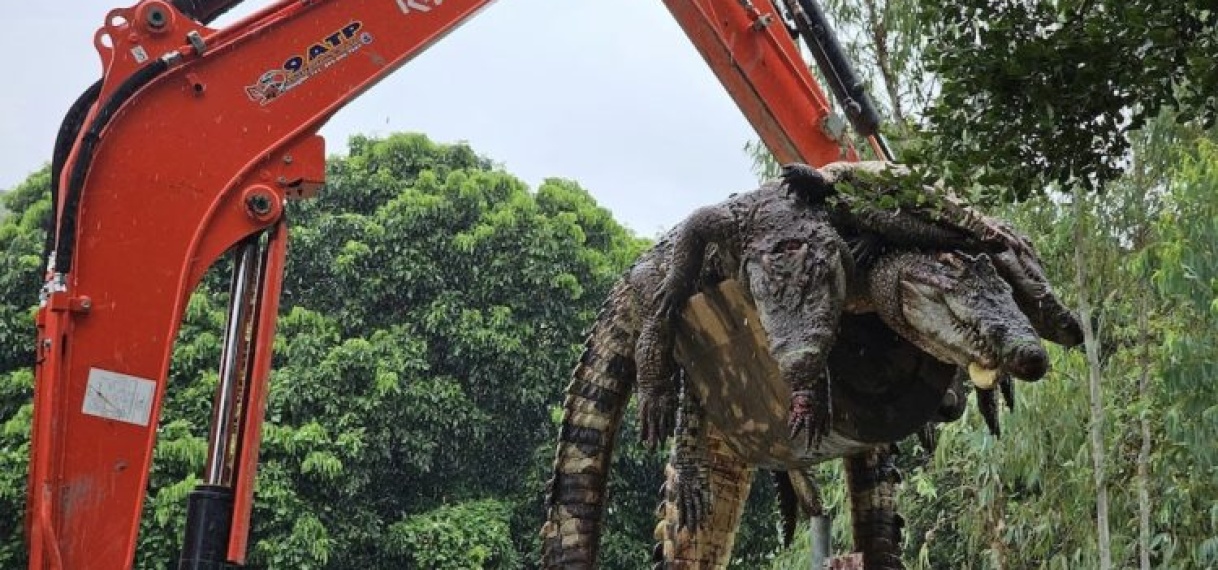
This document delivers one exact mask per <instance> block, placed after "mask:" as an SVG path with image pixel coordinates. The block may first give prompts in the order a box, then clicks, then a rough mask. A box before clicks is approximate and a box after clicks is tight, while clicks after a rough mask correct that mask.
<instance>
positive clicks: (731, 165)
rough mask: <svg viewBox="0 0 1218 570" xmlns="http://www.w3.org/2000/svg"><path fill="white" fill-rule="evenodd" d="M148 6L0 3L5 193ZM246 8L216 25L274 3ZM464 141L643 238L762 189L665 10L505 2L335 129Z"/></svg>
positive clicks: (720, 96)
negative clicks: (126, 12) (135, 14)
mask: <svg viewBox="0 0 1218 570" xmlns="http://www.w3.org/2000/svg"><path fill="white" fill-rule="evenodd" d="M128 2H130V4H134V0H70V1H68V0H63V1H54V2H51V1H46V2H33V1H21V2H18V0H0V5H4V6H7V7H9V8H14V7H15V5H16V4H20V9H19V10H16V9H10V10H8V16H7V19H6V24H7V26H6V27H7V28H8V30H9V31H8V32H7V33H5V34H4V35H3V36H2V38H0V46H3V48H4V49H3V50H2V51H3V53H7V54H9V55H8V58H7V61H6V62H5V65H4V66H3V69H4V70H5V73H6V78H5V79H6V80H5V81H4V83H5V86H4V88H3V89H0V109H2V111H0V188H3V189H7V188H12V187H13V186H15V185H16V184H18V183H19V182H21V181H22V180H23V179H24V178H25V177H26V176H27V175H29V174H30V173H31V172H33V171H35V170H37V169H38V168H40V167H41V166H42V165H43V164H45V163H46V162H49V161H50V155H51V147H52V145H53V142H54V138H55V132H56V129H58V127H59V122H60V120H61V118H62V117H63V114H64V112H66V111H67V108H68V106H69V105H70V104H71V102H72V101H73V100H74V99H75V98H76V96H77V95H79V93H80V92H81V91H82V90H83V89H84V88H85V87H87V86H88V85H89V84H90V83H92V82H93V81H94V80H96V79H97V78H98V77H99V76H100V73H101V64H100V62H99V59H98V55H97V52H96V51H95V50H94V49H93V47H92V43H91V38H92V36H93V33H94V31H95V30H96V29H97V28H98V27H99V26H100V24H101V22H102V19H103V17H104V16H105V14H106V12H107V11H109V10H110V9H111V8H115V7H122V6H125V5H128ZM267 3H268V0H247V1H246V2H245V3H244V4H242V5H241V6H240V7H238V8H237V9H236V10H234V11H233V12H231V13H230V14H228V15H226V16H225V17H224V18H222V19H221V20H220V21H219V22H217V24H215V25H218V26H222V25H225V24H227V23H228V22H231V21H232V20H233V19H234V18H236V17H239V16H242V15H245V14H247V13H249V12H250V11H252V10H253V9H255V8H258V7H261V6H264V5H266V4H267ZM397 131H418V132H423V133H425V134H427V135H428V136H429V137H431V138H432V139H433V140H437V141H439V142H455V141H460V140H464V141H467V142H469V144H470V145H471V146H472V147H473V148H474V149H475V150H476V151H477V152H479V153H481V154H484V155H487V156H489V157H490V158H491V159H493V160H495V161H497V162H500V163H502V164H504V166H505V167H506V168H507V170H508V171H509V172H511V173H513V174H515V175H517V176H519V177H521V178H522V179H523V180H525V181H526V182H527V183H528V184H529V185H530V186H532V187H534V188H535V187H536V186H537V184H538V183H540V181H541V180H542V179H543V178H545V177H547V176H560V177H565V178H571V179H574V180H576V181H578V182H579V183H580V184H581V185H583V186H584V187H585V188H587V189H588V190H589V191H590V192H591V193H592V194H593V195H594V196H595V197H596V199H597V201H598V202H599V203H600V204H602V205H603V206H605V207H607V208H609V209H610V210H611V211H612V212H613V213H614V215H615V216H616V217H617V218H618V220H619V221H621V222H623V223H624V224H626V225H627V226H629V227H631V228H633V229H634V230H636V231H638V232H639V233H640V234H642V235H644V236H653V235H655V234H656V233H657V232H658V231H660V230H662V229H667V228H668V227H671V226H672V225H673V224H674V223H676V222H677V221H678V220H680V219H681V218H682V217H684V216H685V215H687V214H688V213H690V212H691V211H692V210H693V209H694V208H696V207H697V206H699V205H703V204H707V203H711V202H715V201H718V200H721V199H723V198H725V197H726V196H727V195H728V194H730V193H732V192H738V191H743V190H748V189H750V188H752V187H753V186H755V185H756V179H755V177H754V176H753V174H752V172H751V170H750V165H751V163H750V160H749V158H748V156H747V155H746V153H745V152H744V150H743V145H744V143H745V142H746V141H748V140H751V139H753V138H755V137H756V135H755V133H754V131H753V130H752V128H751V127H750V126H749V124H748V123H747V122H746V121H745V120H744V117H743V116H742V115H741V114H740V112H739V111H738V110H737V109H736V106H735V104H734V103H733V102H732V100H731V98H730V97H729V96H728V94H727V92H726V91H725V90H724V89H723V87H722V86H721V85H720V84H719V82H718V80H717V79H716V78H715V77H714V75H713V74H712V73H711V71H710V68H709V67H707V66H706V64H705V63H703V61H702V59H701V57H700V56H699V55H698V53H697V52H696V51H695V49H694V47H693V45H692V44H690V43H689V41H688V40H687V39H686V38H685V35H684V33H683V32H682V31H681V29H680V28H679V27H678V26H677V24H676V22H675V20H673V19H672V17H671V16H670V15H669V13H668V11H667V9H666V8H665V7H664V6H663V4H662V3H661V2H660V0H577V1H572V0H498V1H497V2H495V3H494V4H492V5H491V6H490V7H489V8H487V9H486V10H484V11H483V12H482V13H481V14H479V15H478V16H477V17H475V18H474V19H473V20H471V21H469V22H467V23H466V24H465V25H464V26H462V27H461V28H460V29H458V30H457V31H455V32H454V33H453V34H452V35H450V36H449V37H447V38H445V39H444V40H443V41H441V42H439V43H438V44H436V45H434V46H432V47H431V49H429V50H428V51H427V52H425V53H423V54H422V55H420V56H419V57H418V58H417V59H415V60H414V61H413V62H411V63H408V64H406V65H405V66H403V67H402V68H400V69H399V70H398V71H397V72H396V73H394V74H393V75H392V76H390V77H389V78H387V79H385V80H384V81H382V82H381V83H380V84H378V85H377V86H376V87H375V88H373V89H372V90H371V91H370V92H368V93H365V94H364V95H363V96H362V97H359V98H357V99H356V100H355V101H353V102H352V103H351V104H349V105H348V106H347V107H346V108H345V109H343V110H342V111H341V112H340V113H339V114H338V115H337V116H335V117H334V119H332V120H331V122H330V123H329V124H328V125H327V126H326V127H325V128H323V129H322V134H323V135H325V137H326V139H327V141H326V142H327V149H328V152H330V153H337V152H344V151H345V148H346V140H347V137H348V135H350V134H353V133H363V134H368V135H373V136H376V135H386V134H389V133H392V132H397Z"/></svg>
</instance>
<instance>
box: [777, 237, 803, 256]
mask: <svg viewBox="0 0 1218 570" xmlns="http://www.w3.org/2000/svg"><path fill="white" fill-rule="evenodd" d="M803 246H804V242H802V241H800V240H797V239H788V240H783V241H781V242H778V245H776V246H774V253H784V252H791V251H796V250H798V249H799V248H801V247H803Z"/></svg>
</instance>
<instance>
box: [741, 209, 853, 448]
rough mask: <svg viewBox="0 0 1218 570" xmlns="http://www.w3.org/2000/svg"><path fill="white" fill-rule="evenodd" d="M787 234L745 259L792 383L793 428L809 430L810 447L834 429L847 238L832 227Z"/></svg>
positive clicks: (783, 373) (782, 370) (795, 432)
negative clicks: (831, 365) (833, 386)
mask: <svg viewBox="0 0 1218 570" xmlns="http://www.w3.org/2000/svg"><path fill="white" fill-rule="evenodd" d="M803 235H804V236H806V237H805V238H803V239H781V240H777V243H774V244H773V245H772V246H763V248H757V249H754V250H753V251H752V252H751V253H750V255H749V257H747V258H746V260H745V272H746V274H747V276H748V283H749V289H750V293H751V294H752V296H753V298H754V300H755V301H756V305H757V313H758V316H759V318H760V322H761V326H762V328H763V329H764V330H765V332H766V337H767V338H768V339H769V351H770V355H771V356H772V357H773V358H774V360H775V362H777V363H778V371H779V375H780V377H781V378H782V380H783V382H784V383H786V385H787V386H790V388H791V402H790V417H789V425H790V429H791V433H790V436H791V437H792V438H793V439H794V438H796V437H798V436H799V434H800V433H801V432H805V431H806V432H807V447H808V448H812V447H815V446H817V445H819V443H820V441H821V439H822V438H823V437H824V436H825V435H827V434H828V433H829V429H830V425H831V415H832V407H831V401H830V396H829V394H830V393H829V381H830V379H829V372H828V358H829V351H830V350H831V349H832V347H833V343H834V342H835V340H836V338H837V328H838V322H839V320H840V318H841V312H842V308H843V306H844V304H845V299H846V265H845V264H844V261H843V255H844V251H845V244H844V243H842V242H841V241H840V238H837V236H836V234H834V233H831V230H827V231H806V232H804V233H803Z"/></svg>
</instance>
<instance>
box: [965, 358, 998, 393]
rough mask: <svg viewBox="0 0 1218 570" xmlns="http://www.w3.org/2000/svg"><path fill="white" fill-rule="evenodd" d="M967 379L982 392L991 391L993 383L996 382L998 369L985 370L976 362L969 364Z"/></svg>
mask: <svg viewBox="0 0 1218 570" xmlns="http://www.w3.org/2000/svg"><path fill="white" fill-rule="evenodd" d="M968 377H969V380H972V381H973V385H974V386H976V387H978V388H981V389H982V390H993V389H994V383H995V382H997V381H998V369H997V368H986V367H984V366H982V365H980V364H977V363H976V362H970V363H969V365H968Z"/></svg>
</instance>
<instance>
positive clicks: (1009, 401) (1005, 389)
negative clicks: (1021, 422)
mask: <svg viewBox="0 0 1218 570" xmlns="http://www.w3.org/2000/svg"><path fill="white" fill-rule="evenodd" d="M998 389H999V390H1000V391H1001V392H1002V401H1003V403H1005V404H1006V405H1007V410H1009V411H1012V412H1013V411H1015V382H1014V381H1013V380H1011V375H1010V374H1007V372H1006V371H1005V370H1003V371H1002V372H1000V373H999V374H998Z"/></svg>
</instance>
